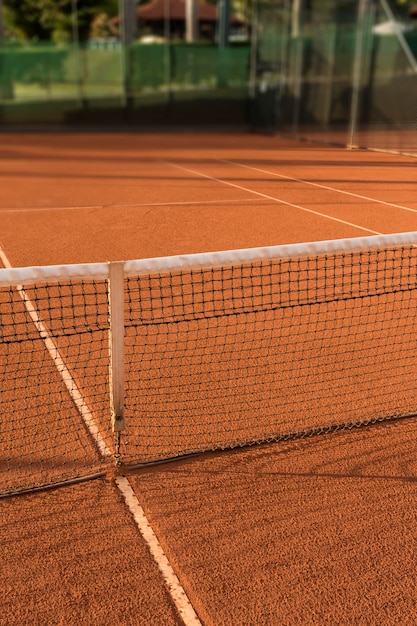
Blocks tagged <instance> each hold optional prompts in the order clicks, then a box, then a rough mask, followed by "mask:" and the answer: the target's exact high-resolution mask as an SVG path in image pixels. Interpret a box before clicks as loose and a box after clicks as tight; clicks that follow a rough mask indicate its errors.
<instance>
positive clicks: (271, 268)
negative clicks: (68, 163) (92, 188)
mask: <svg viewBox="0 0 417 626" xmlns="http://www.w3.org/2000/svg"><path fill="white" fill-rule="evenodd" d="M416 243H417V233H402V234H395V235H387V236H377V237H366V238H355V239H347V240H337V241H330V242H329V241H323V242H316V243H307V244H300V245H288V246H279V247H269V248H258V249H250V250H234V251H228V252H216V253H206V254H201V255H187V256H182V257H166V258H160V259H144V260H140V261H126V262H119V263H109V264H107V263H99V264H89V265H73V266H71V265H70V266H53V267H34V268H21V269H3V270H0V306H1V309H0V310H1V338H0V365H1V369H0V371H1V377H2V381H1V395H2V401H1V402H2V404H1V407H2V408H1V416H2V424H1V429H2V433H1V438H0V462H1V465H2V470H3V471H2V474H1V478H0V492H1V493H2V494H3V495H4V494H10V493H15V492H19V491H22V490H27V489H33V488H39V487H42V486H48V485H54V484H57V483H59V482H64V483H65V482H68V481H72V480H74V479H79V478H83V477H84V478H88V477H90V476H93V475H97V474H98V473H100V472H105V471H106V469H107V468H108V467H109V466H110V465H111V463H113V461H114V460H115V459H116V460H117V462H119V463H120V462H121V463H124V464H126V465H129V466H134V465H137V464H141V463H149V462H154V461H159V460H166V459H169V458H176V457H179V456H182V455H186V454H191V453H196V452H202V451H207V450H217V449H226V448H233V447H237V446H245V445H249V444H254V443H257V442H271V441H279V440H282V439H288V438H290V437H301V436H308V435H312V434H315V433H319V432H327V431H332V430H336V429H342V428H352V427H353V426H360V425H366V424H370V423H373V422H378V421H382V420H387V419H393V418H399V417H405V416H411V415H414V414H416V413H417V382H416V380H415V375H414V367H415V363H416V359H417V333H416V330H415V329H416V318H417V247H416Z"/></svg>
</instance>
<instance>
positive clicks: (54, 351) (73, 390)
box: [0, 246, 202, 626]
mask: <svg viewBox="0 0 417 626" xmlns="http://www.w3.org/2000/svg"><path fill="white" fill-rule="evenodd" d="M0 261H1V262H2V263H3V265H4V267H6V268H8V269H12V265H11V263H10V261H9V259H8V258H7V256H6V254H5V252H4V251H3V249H2V247H1V246H0ZM16 290H17V292H18V293H19V295H20V297H21V299H22V300H23V303H24V305H25V308H26V310H27V312H28V314H29V316H30V318H31V320H32V322H33V323H34V325H35V327H36V329H37V331H38V333H39V335H40V337H41V339H43V341H44V344H45V347H46V349H47V350H48V352H49V354H50V356H51V358H52V360H53V362H54V365H55V367H56V368H57V370H58V372H59V373H60V375H61V377H62V380H63V382H64V384H65V386H66V388H67V390H68V392H69V394H70V396H71V398H72V400H73V401H74V404H75V405H76V407H77V409H78V411H79V413H80V415H81V417H82V419H83V421H84V423H85V425H86V427H87V429H88V431H89V433H90V435H91V437H92V438H93V440H94V441H95V443H96V445H97V448H98V449H99V451H100V453H101V455H102V456H103V457H110V456H112V452H111V450H110V448H109V447H108V446H107V444H106V442H105V441H104V439H103V438H102V436H101V434H100V431H99V428H98V426H97V424H96V422H95V420H94V417H93V416H92V414H91V412H90V410H89V408H88V406H87V404H86V403H85V401H84V399H83V397H82V395H81V393H80V391H79V389H78V387H77V384H76V383H75V381H74V379H73V378H72V376H71V374H70V372H69V370H68V368H67V366H66V365H65V362H64V360H63V358H62V357H61V354H60V352H59V350H58V348H57V347H56V345H55V342H54V341H53V339H52V337H51V336H50V335H49V333H48V331H47V330H46V328H45V326H44V325H43V323H42V321H41V319H40V317H39V314H38V312H37V310H36V308H35V306H34V305H33V303H32V302H31V300H30V298H29V297H28V295H27V293H26V291H25V290H24V288H23V286H22V285H16ZM115 482H116V485H117V487H118V489H119V491H120V492H121V493H122V495H123V497H124V499H125V502H126V505H127V507H128V508H129V510H130V511H131V513H132V515H133V517H134V520H135V522H136V525H137V527H138V529H139V531H140V533H141V535H142V537H143V539H144V540H145V542H146V544H147V545H148V548H149V551H150V553H151V556H152V557H153V559H154V560H155V562H156V564H157V566H158V569H159V571H160V572H161V574H162V577H163V580H164V582H165V585H166V588H167V591H168V593H169V595H170V597H171V598H172V601H173V603H174V605H175V606H176V608H177V611H178V613H179V615H180V617H181V619H182V620H183V623H184V626H202V624H201V622H200V620H199V619H198V617H197V614H196V613H195V611H194V609H193V607H192V605H191V603H190V601H189V599H188V597H187V595H186V593H185V591H184V589H183V588H182V586H181V583H180V581H179V579H178V577H177V576H176V574H175V572H174V570H173V569H172V567H171V564H170V563H169V561H168V559H167V557H166V555H165V554H164V551H163V549H162V547H161V545H160V543H159V541H158V539H157V537H156V535H155V533H154V531H153V530H152V527H151V525H150V523H149V521H148V519H147V518H146V515H145V513H144V511H143V509H142V507H141V506H140V504H139V502H138V500H137V498H136V495H135V493H134V491H133V489H132V487H131V485H130V483H129V481H128V480H127V478H125V477H123V476H117V477H116V478H115Z"/></svg>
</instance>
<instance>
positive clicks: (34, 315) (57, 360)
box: [0, 246, 112, 458]
mask: <svg viewBox="0 0 417 626" xmlns="http://www.w3.org/2000/svg"><path fill="white" fill-rule="evenodd" d="M0 260H1V262H2V263H3V265H4V266H5V268H6V269H13V268H12V265H11V263H10V261H9V259H8V258H7V256H6V254H5V252H4V250H3V248H2V247H1V246H0ZM16 291H17V292H18V294H19V296H20V298H21V299H22V301H23V304H24V307H25V309H26V311H27V312H28V314H29V317H30V319H31V320H32V322H33V324H34V326H35V328H36V330H37V331H38V333H39V336H40V338H41V339H42V340H43V342H44V344H45V348H46V350H47V351H48V353H49V356H50V357H51V359H52V362H53V363H54V365H55V367H56V369H57V371H58V373H59V374H60V376H61V378H62V381H63V383H64V385H65V387H66V388H67V391H68V393H69V395H70V397H71V399H72V401H73V402H74V404H75V407H76V409H77V410H78V412H79V414H80V416H81V418H82V420H83V422H84V425H85V426H86V428H87V431H88V432H89V433H90V436H91V438H92V439H93V441H94V443H95V445H96V447H97V449H98V451H99V453H100V455H101V456H102V458H110V457H111V456H112V451H111V450H110V448H109V447H108V445H107V444H106V442H105V441H104V439H103V437H102V436H101V434H100V430H99V427H98V426H97V423H96V421H95V419H94V417H93V414H92V413H91V411H90V409H89V407H88V406H87V404H86V402H85V400H84V398H83V396H82V394H81V392H80V390H79V388H78V385H77V383H76V382H75V380H74V379H73V377H72V375H71V373H70V371H69V369H68V367H67V366H66V364H65V361H64V359H63V358H62V356H61V353H60V351H59V350H58V348H57V346H56V345H55V342H54V340H53V339H52V337H51V336H50V334H49V333H48V331H47V330H46V328H45V326H44V324H43V322H42V321H41V318H40V316H39V313H38V311H37V310H36V307H35V306H34V305H33V302H32V301H31V300H30V298H29V296H28V295H27V293H26V291H25V289H23V286H22V285H16Z"/></svg>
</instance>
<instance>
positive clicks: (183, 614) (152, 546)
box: [115, 476, 202, 626]
mask: <svg viewBox="0 0 417 626" xmlns="http://www.w3.org/2000/svg"><path fill="white" fill-rule="evenodd" d="M115 482H116V485H117V487H118V489H119V491H120V493H121V494H122V496H123V498H124V500H125V503H126V506H127V507H128V509H129V511H130V512H131V514H132V515H133V519H134V521H135V524H136V526H137V527H138V529H139V532H140V534H141V535H142V538H143V539H144V541H145V542H146V544H147V546H148V548H149V551H150V553H151V556H152V557H153V559H154V561H155V563H156V564H157V566H158V569H159V571H160V573H161V574H162V577H163V580H164V582H165V587H166V589H167V590H168V593H169V595H170V597H171V599H172V601H173V602H174V605H175V607H176V609H177V611H178V613H179V616H180V618H181V619H182V621H183V623H184V625H185V626H202V622H201V621H200V619H199V618H198V616H197V613H196V612H195V610H194V607H193V606H192V604H191V602H190V599H189V598H188V596H187V594H186V592H185V590H184V588H183V586H182V585H181V583H180V580H179V578H178V576H177V575H176V574H175V572H174V570H173V568H172V566H171V564H170V562H169V560H168V557H167V556H166V554H165V552H164V550H163V548H162V546H161V544H160V542H159V540H158V538H157V536H156V534H155V532H154V530H153V529H152V526H151V525H150V523H149V521H148V518H147V517H146V515H145V512H144V510H143V508H142V507H141V505H140V504H139V500H138V499H137V497H136V494H135V492H134V490H133V488H132V485H131V484H130V482H129V480H128V479H127V478H126V476H116V477H115Z"/></svg>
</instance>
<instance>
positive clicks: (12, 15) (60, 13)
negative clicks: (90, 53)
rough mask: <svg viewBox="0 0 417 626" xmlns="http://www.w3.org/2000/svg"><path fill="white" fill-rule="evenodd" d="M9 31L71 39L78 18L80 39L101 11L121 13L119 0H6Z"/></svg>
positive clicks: (39, 37)
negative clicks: (119, 11)
mask: <svg viewBox="0 0 417 626" xmlns="http://www.w3.org/2000/svg"><path fill="white" fill-rule="evenodd" d="M3 3H4V21H5V26H6V31H7V33H8V34H9V35H10V36H12V37H16V38H17V39H24V40H31V41H45V40H46V41H50V40H52V41H71V39H72V38H73V32H74V20H75V21H76V26H77V30H78V37H79V39H80V41H86V40H87V39H88V37H89V35H90V30H91V25H92V23H93V22H94V20H95V19H96V17H97V16H98V15H99V14H101V13H108V14H110V15H117V13H118V2H117V0H100V1H99V2H98V1H97V0H3Z"/></svg>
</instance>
